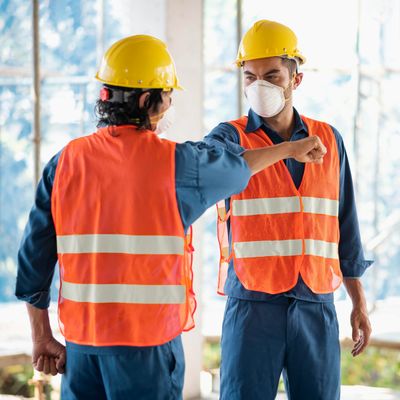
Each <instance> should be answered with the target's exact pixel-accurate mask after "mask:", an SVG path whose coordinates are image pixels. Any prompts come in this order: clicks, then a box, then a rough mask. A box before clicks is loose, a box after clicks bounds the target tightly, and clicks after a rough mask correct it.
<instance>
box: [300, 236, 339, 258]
mask: <svg viewBox="0 0 400 400" xmlns="http://www.w3.org/2000/svg"><path fill="white" fill-rule="evenodd" d="M306 254H307V255H309V256H319V257H324V258H334V259H338V258H339V255H338V245H337V243H332V242H324V241H322V240H311V239H306Z"/></svg>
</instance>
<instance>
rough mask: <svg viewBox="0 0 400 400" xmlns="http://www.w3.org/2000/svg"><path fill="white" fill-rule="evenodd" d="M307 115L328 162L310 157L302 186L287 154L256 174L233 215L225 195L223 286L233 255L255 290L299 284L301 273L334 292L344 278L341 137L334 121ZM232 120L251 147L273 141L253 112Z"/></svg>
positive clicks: (221, 211) (234, 201)
mask: <svg viewBox="0 0 400 400" xmlns="http://www.w3.org/2000/svg"><path fill="white" fill-rule="evenodd" d="M301 118H302V120H303V121H304V123H305V124H306V126H307V128H308V133H309V135H318V136H319V137H320V138H321V140H322V142H323V143H324V145H325V146H326V147H327V149H328V152H327V154H326V155H325V157H324V160H323V164H312V163H307V164H306V165H305V168H304V175H303V179H302V182H301V184H300V187H299V188H298V189H297V188H296V186H295V185H294V182H293V180H292V177H291V175H290V173H289V170H288V169H287V167H286V165H285V163H284V162H283V161H279V162H277V163H275V164H274V165H272V166H270V167H269V168H266V169H265V170H263V171H261V172H259V173H257V174H256V175H254V176H253V177H252V178H251V179H250V182H249V184H248V186H247V188H246V189H245V190H244V191H243V192H241V193H239V194H237V195H234V196H232V197H231V202H230V211H229V214H230V215H227V214H226V212H225V203H224V202H223V201H222V202H220V203H218V205H217V209H218V239H219V243H220V251H221V257H220V260H221V261H220V273H219V282H218V292H219V293H220V294H223V288H224V284H225V280H226V276H227V269H228V264H229V261H230V259H231V258H232V259H233V265H234V268H235V272H236V274H237V276H238V278H239V280H240V282H241V283H242V284H243V286H244V287H245V288H246V289H248V290H253V291H260V292H265V293H271V294H274V293H282V292H285V291H287V290H289V289H291V288H293V287H294V286H295V285H296V283H297V281H298V276H299V274H301V276H302V278H303V280H304V282H305V283H306V285H307V286H308V287H309V288H310V289H311V290H312V291H313V292H314V293H330V292H333V291H334V290H335V289H337V288H338V287H339V286H340V284H341V282H342V273H341V270H340V264H339V256H338V243H339V222H338V209H339V156H338V149H337V144H336V139H335V136H334V134H333V131H332V128H331V127H330V126H329V125H328V124H325V123H323V122H319V121H315V120H312V119H310V118H306V117H304V116H302V117H301ZM230 123H231V124H232V125H233V126H234V127H235V128H236V130H237V131H238V134H239V137H240V144H241V146H243V147H244V148H245V149H255V148H260V147H264V146H272V145H273V143H272V141H271V140H270V138H269V137H268V135H266V134H265V132H264V131H263V130H262V129H258V130H257V131H255V132H250V133H246V132H245V128H246V124H247V117H242V118H240V119H238V120H236V121H231V122H230ZM228 218H230V229H231V242H232V246H231V249H230V248H229V243H228V231H227V220H228ZM229 254H230V255H229Z"/></svg>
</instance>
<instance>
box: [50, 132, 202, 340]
mask: <svg viewBox="0 0 400 400" xmlns="http://www.w3.org/2000/svg"><path fill="white" fill-rule="evenodd" d="M52 214H53V219H54V224H55V228H56V234H57V236H60V235H80V234H89V235H94V234H118V235H151V236H177V237H181V238H182V239H184V240H185V254H184V255H173V254H172V255H159V254H158V255H151V254H150V255H147V254H121V253H115V254H108V253H89V254H58V260H59V266H60V279H61V281H65V282H71V283H76V284H137V285H184V286H185V287H186V303H184V304H131V303H91V302H79V301H71V300H67V299H65V298H63V297H62V296H61V290H60V298H59V321H60V327H61V330H62V333H63V334H64V336H65V338H66V340H67V341H71V342H74V343H78V344H86V345H93V346H110V345H129V346H153V345H160V344H163V343H166V342H168V341H169V340H171V339H173V338H174V337H176V336H177V335H179V334H180V333H181V332H182V331H183V330H189V329H192V328H193V327H194V322H193V313H194V311H195V308H196V302H195V299H194V293H193V288H192V265H191V258H192V257H191V253H192V251H193V248H192V246H191V232H190V235H189V236H188V238H185V234H184V228H183V225H182V221H181V218H180V215H179V210H178V205H177V202H176V192H175V143H173V142H170V141H167V140H162V139H160V138H159V137H157V135H155V134H154V133H153V132H150V131H142V130H137V129H135V128H134V127H131V126H120V127H109V128H101V129H99V130H98V131H97V132H96V133H94V134H92V135H90V136H86V137H82V138H79V139H76V140H74V141H72V142H70V143H69V144H68V146H67V147H66V148H65V149H64V151H63V153H62V154H61V156H60V160H59V163H58V167H57V170H56V176H55V181H54V186H53V193H52Z"/></svg>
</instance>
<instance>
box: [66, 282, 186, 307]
mask: <svg viewBox="0 0 400 400" xmlns="http://www.w3.org/2000/svg"><path fill="white" fill-rule="evenodd" d="M61 296H62V297H63V298H64V299H67V300H71V301H79V302H89V303H128V304H183V303H185V302H186V288H185V286H183V285H124V284H81V283H71V282H65V281H63V282H62V286H61Z"/></svg>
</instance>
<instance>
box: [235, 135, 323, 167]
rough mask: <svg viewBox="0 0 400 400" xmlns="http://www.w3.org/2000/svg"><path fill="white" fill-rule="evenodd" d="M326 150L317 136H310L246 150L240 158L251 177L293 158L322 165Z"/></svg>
mask: <svg viewBox="0 0 400 400" xmlns="http://www.w3.org/2000/svg"><path fill="white" fill-rule="evenodd" d="M325 154H326V148H325V146H324V145H323V144H322V142H321V141H320V139H319V138H318V137H317V136H310V137H307V138H305V139H302V140H297V141H295V142H284V143H280V144H276V145H274V146H268V147H262V148H259V149H254V150H246V151H245V152H244V153H243V154H242V156H243V158H244V159H245V160H246V162H247V164H248V166H249V168H250V170H251V172H252V175H254V174H256V173H258V172H260V171H261V170H263V169H264V168H267V167H269V166H271V165H272V164H275V163H276V162H278V161H280V160H283V159H286V158H294V159H296V160H297V161H300V162H314V163H318V164H320V163H322V159H323V156H324V155H325Z"/></svg>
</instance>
